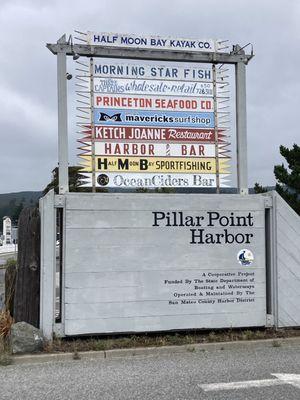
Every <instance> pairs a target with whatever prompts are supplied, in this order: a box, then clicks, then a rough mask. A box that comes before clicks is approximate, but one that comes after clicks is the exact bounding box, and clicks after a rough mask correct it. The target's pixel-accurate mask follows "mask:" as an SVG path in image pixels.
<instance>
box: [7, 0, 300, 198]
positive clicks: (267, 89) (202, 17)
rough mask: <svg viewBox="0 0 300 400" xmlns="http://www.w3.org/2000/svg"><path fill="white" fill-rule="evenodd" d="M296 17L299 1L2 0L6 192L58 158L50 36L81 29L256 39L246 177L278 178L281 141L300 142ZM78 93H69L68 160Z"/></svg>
mask: <svg viewBox="0 0 300 400" xmlns="http://www.w3.org/2000/svg"><path fill="white" fill-rule="evenodd" d="M299 18H300V3H299V2H298V1H296V0H289V1H286V0H277V1H276V2H275V1H272V0H265V1H263V2H262V1H258V0H244V1H236V0H223V1H220V0H211V1H210V2H206V1H199V0H186V1H184V2H183V1H182V0H180V1H179V0H164V1H161V0H160V1H158V0H152V1H148V0H143V1H140V0H129V1H128V0H127V1H126V2H125V1H122V0H110V1H104V0H102V1H101V2H99V1H97V0H91V1H90V2H88V3H86V4H85V3H83V2H75V1H59V0H57V1H47V2H44V1H42V0H25V1H24V0H19V1H11V0H10V1H3V0H2V2H1V10H0V27H1V28H0V29H1V35H0V48H1V55H2V57H1V74H0V107H1V108H0V109H1V112H0V121H1V125H0V126H1V139H2V140H1V146H0V163H1V168H0V192H1V193H3V192H8V191H19V190H40V189H42V188H43V187H44V186H45V185H46V184H47V182H48V181H49V179H50V173H51V169H52V168H53V167H55V165H56V164H57V149H56V146H57V145H56V143H57V138H56V136H57V116H56V112H57V110H56V107H57V105H56V60H55V57H54V56H53V55H52V54H51V53H50V52H49V51H48V50H47V49H46V48H45V44H46V42H55V41H56V40H57V39H58V38H59V37H60V36H61V35H62V34H63V33H67V34H70V33H72V32H73V29H74V28H75V29H76V28H79V29H82V30H96V31H107V32H130V33H143V34H154V35H162V36H164V35H168V36H174V37H201V38H205V37H206V38H210V37H213V38H226V39H229V40H230V42H231V43H239V44H241V45H243V44H247V43H248V42H251V43H253V45H254V49H255V58H254V59H253V60H252V61H251V62H250V63H249V66H248V67H247V93H248V97H247V102H248V144H249V152H248V154H249V184H251V185H253V183H254V182H255V181H259V182H261V183H263V184H272V183H274V177H273V166H274V164H275V163H281V162H282V159H281V158H280V155H279V151H278V147H279V145H280V144H284V145H287V146H291V145H292V144H293V143H294V142H298V143H299V133H298V113H299V111H298V110H299V106H300V104H299V103H300V101H299V93H300V80H299V76H298V65H299V61H300V59H299V57H300V56H299V52H298V51H297V49H298V40H299V33H300V28H299V24H298V21H299ZM70 69H72V66H71V64H70ZM73 85H74V81H70V83H69V88H70V93H71V91H72V88H73V87H74V86H73ZM73 100H74V96H73V95H70V99H69V117H70V118H69V119H70V120H69V126H70V138H69V141H70V161H71V162H74V160H75V154H76V150H75V147H76V143H75V139H76V134H75V117H74V116H75V104H74V102H73Z"/></svg>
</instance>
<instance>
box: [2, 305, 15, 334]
mask: <svg viewBox="0 0 300 400" xmlns="http://www.w3.org/2000/svg"><path fill="white" fill-rule="evenodd" d="M13 322H14V320H13V318H12V317H11V315H10V312H9V311H4V310H3V311H0V338H1V339H5V338H6V337H7V336H8V334H9V332H10V328H11V326H12V324H13Z"/></svg>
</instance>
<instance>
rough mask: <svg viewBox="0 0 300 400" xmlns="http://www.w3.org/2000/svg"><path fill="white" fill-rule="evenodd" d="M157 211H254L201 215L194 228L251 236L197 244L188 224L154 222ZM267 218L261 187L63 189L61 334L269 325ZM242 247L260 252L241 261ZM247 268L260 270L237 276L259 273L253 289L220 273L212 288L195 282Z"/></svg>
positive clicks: (195, 213) (248, 283)
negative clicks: (229, 191)
mask: <svg viewBox="0 0 300 400" xmlns="http://www.w3.org/2000/svg"><path fill="white" fill-rule="evenodd" d="M153 211H160V212H161V211H164V212H172V211H177V212H179V211H180V212H184V214H185V215H190V216H193V217H195V216H199V215H205V214H206V213H207V212H208V211H215V212H219V213H220V215H222V216H224V218H228V217H230V216H231V215H239V216H244V217H246V216H247V215H248V213H249V212H251V213H252V216H253V226H250V227H249V226H248V227H242V226H239V227H226V226H215V227H207V224H208V219H207V218H204V222H203V226H201V227H192V228H195V229H200V228H201V229H202V228H205V233H206V234H214V235H215V234H216V233H220V232H224V229H227V230H228V232H229V233H230V234H232V235H236V234H240V235H241V234H246V233H248V234H249V232H251V233H252V234H253V237H252V238H251V241H250V243H249V244H247V245H246V244H244V243H243V244H242V243H241V244H238V243H235V244H218V245H216V244H215V245H212V244H191V243H190V242H191V240H192V238H191V231H190V228H191V227H179V226H176V227H173V226H153V224H154V218H153ZM232 212H233V214H231V213H232ZM264 223H265V219H264V199H262V197H261V196H239V195H234V196H227V195H220V196H215V195H203V196H202V195H201V196H198V195H168V194H162V195H159V194H88V195H86V194H80V195H78V194H67V195H66V264H65V313H66V314H65V334H66V335H75V334H85V333H86V334H93V333H94V334H96V333H107V332H127V331H129V332H138V331H141V332H142V331H155V330H170V329H188V328H195V329H196V328H218V327H233V326H264V325H265V323H266V307H265V304H266V298H265V296H266V294H265V236H264V235H265V234H264ZM161 225H163V224H161ZM216 225H220V224H217V223H216ZM243 248H247V249H249V250H251V251H252V252H253V254H254V261H253V263H252V265H251V266H248V267H245V266H241V265H240V264H239V262H238V260H237V254H238V252H239V251H240V250H241V249H243ZM247 271H248V272H251V274H252V273H254V275H253V276H252V275H251V277H247V280H246V282H236V283H234V282H233V284H235V285H242V284H245V285H248V286H249V285H250V279H251V278H254V286H255V290H254V291H253V290H252V288H253V286H252V287H251V286H249V287H248V286H247V288H245V287H243V289H241V287H234V289H232V290H231V289H230V288H229V286H228V282H226V283H225V284H224V283H223V281H221V279H222V278H221V277H220V276H219V277H218V278H217V281H216V282H214V283H213V284H212V288H211V289H210V288H208V289H205V287H204V286H205V285H207V286H208V285H209V282H210V281H208V282H207V281H206V280H204V281H203V284H202V285H204V286H203V287H201V288H200V289H199V286H198V287H197V288H196V286H197V285H196V283H195V281H194V280H195V279H198V278H201V276H202V274H216V273H219V274H222V273H226V274H230V273H231V274H233V275H232V276H233V277H234V278H237V277H238V274H239V273H245V272H247ZM176 280H177V281H178V282H177V281H176ZM181 280H182V282H180V281H181ZM186 280H187V281H186ZM173 281H174V282H175V283H172V282H173ZM188 281H191V282H193V284H191V283H187V282H188ZM166 282H171V283H166ZM199 285H200V284H199ZM239 290H242V294H239ZM248 290H249V293H248V292H247V291H248ZM212 291H213V292H214V293H211V292H212ZM223 292H224V293H223ZM178 295H179V298H178V297H177V296H178ZM195 298H196V302H195V303H194V299H195ZM220 298H225V299H226V301H227V299H229V301H228V302H226V303H225V302H224V303H220V302H218V300H219V299H220ZM237 299H238V300H237ZM241 299H242V300H243V302H242V301H241ZM182 300H185V301H182ZM202 300H205V301H202ZM207 300H209V301H210V302H209V301H207ZM231 300H233V301H232V302H231Z"/></svg>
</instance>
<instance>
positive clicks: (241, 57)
mask: <svg viewBox="0 0 300 400" xmlns="http://www.w3.org/2000/svg"><path fill="white" fill-rule="evenodd" d="M47 48H48V49H49V50H50V51H51V52H52V53H53V54H55V55H57V87H58V161H59V193H60V194H64V193H67V192H68V191H69V183H68V123H67V118H68V109H67V82H66V74H67V70H66V64H67V63H66V58H67V56H74V54H76V55H78V56H82V57H89V58H94V57H99V58H111V59H129V60H151V61H173V62H193V63H203V64H212V65H213V70H214V67H215V65H216V64H225V65H226V64H227V65H228V64H230V65H234V66H235V99H236V116H235V117H236V157H237V187H238V193H239V194H248V181H247V123H246V116H247V112H246V65H247V64H248V62H249V61H250V59H251V58H252V57H253V54H251V55H247V54H245V51H244V49H243V48H241V47H240V46H239V45H234V46H233V50H232V52H231V53H223V52H202V51H201V52H200V51H199V52H195V51H188V50H185V51H178V50H177V51H172V50H146V49H133V48H118V47H106V46H101V45H88V44H73V43H72V42H71V43H70V41H67V40H66V35H63V36H62V37H61V38H60V39H59V40H58V41H57V43H56V44H47ZM94 175H95V174H93V176H94ZM217 176H218V174H217ZM94 180H95V176H94V177H93V188H94V187H95V182H94ZM217 187H218V185H217Z"/></svg>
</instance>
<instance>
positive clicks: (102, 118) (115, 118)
mask: <svg viewBox="0 0 300 400" xmlns="http://www.w3.org/2000/svg"><path fill="white" fill-rule="evenodd" d="M99 121H118V122H119V121H122V120H121V114H120V113H119V114H114V115H107V114H105V113H100V117H99Z"/></svg>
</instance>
